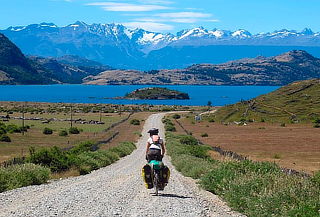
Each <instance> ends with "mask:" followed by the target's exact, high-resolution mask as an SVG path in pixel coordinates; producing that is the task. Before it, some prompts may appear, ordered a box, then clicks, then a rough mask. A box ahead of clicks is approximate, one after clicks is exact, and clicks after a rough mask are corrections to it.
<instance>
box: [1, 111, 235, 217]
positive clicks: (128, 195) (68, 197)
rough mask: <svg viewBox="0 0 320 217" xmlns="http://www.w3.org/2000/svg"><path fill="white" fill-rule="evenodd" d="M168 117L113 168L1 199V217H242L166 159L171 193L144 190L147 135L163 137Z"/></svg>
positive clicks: (154, 123) (152, 122)
mask: <svg viewBox="0 0 320 217" xmlns="http://www.w3.org/2000/svg"><path fill="white" fill-rule="evenodd" d="M163 115H164V114H156V115H151V116H150V117H149V118H148V119H147V120H146V122H145V125H144V130H143V136H142V137H141V139H140V140H139V142H138V143H137V147H138V148H137V150H135V151H134V152H133V153H132V154H131V155H130V156H127V157H125V158H123V159H121V160H119V161H118V162H117V163H115V164H113V165H110V166H108V167H105V168H102V169H100V170H97V171H94V172H92V173H91V174H88V175H85V176H79V177H75V178H69V179H65V180H61V181H56V182H53V183H50V184H47V185H39V186H29V187H25V188H20V189H16V190H12V191H8V192H4V193H1V194H0V216H3V217H4V216H6V217H8V216H219V217H221V216H240V215H239V214H236V213H234V212H232V211H230V208H228V207H227V206H226V205H225V204H224V203H223V202H222V201H221V200H220V199H219V198H218V197H216V196H214V195H212V194H210V193H208V192H205V191H203V190H201V189H199V188H198V186H197V185H196V184H195V182H194V180H192V179H189V178H185V177H183V176H182V175H180V173H178V172H177V171H176V170H175V169H174V168H173V167H172V165H171V163H170V161H169V159H168V158H167V157H165V159H164V161H165V163H166V164H167V165H168V166H169V167H170V169H171V179H170V182H169V184H168V186H167V187H166V189H165V190H164V191H163V192H162V194H161V195H160V196H154V195H153V190H147V189H146V188H145V186H144V184H143V181H142V178H141V168H142V166H143V165H144V164H145V160H144V158H145V154H144V153H145V141H146V140H147V136H148V135H147V134H146V133H145V132H147V129H149V128H151V127H158V128H159V129H160V131H161V132H164V130H163V124H162V122H161V119H162V117H163ZM162 136H163V134H162Z"/></svg>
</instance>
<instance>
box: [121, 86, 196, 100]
mask: <svg viewBox="0 0 320 217" xmlns="http://www.w3.org/2000/svg"><path fill="white" fill-rule="evenodd" d="M122 99H144V100H165V99H167V100H168V99H178V100H186V99H190V97H189V95H188V94H187V93H183V92H180V91H177V90H170V89H168V88H162V87H147V88H141V89H137V90H135V91H133V92H131V93H128V94H126V95H125V96H124V97H122Z"/></svg>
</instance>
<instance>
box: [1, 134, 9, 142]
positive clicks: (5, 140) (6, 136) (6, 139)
mask: <svg viewBox="0 0 320 217" xmlns="http://www.w3.org/2000/svg"><path fill="white" fill-rule="evenodd" d="M0 142H11V139H10V137H9V136H8V135H6V134H3V135H0Z"/></svg>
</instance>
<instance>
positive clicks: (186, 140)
mask: <svg viewBox="0 0 320 217" xmlns="http://www.w3.org/2000/svg"><path fill="white" fill-rule="evenodd" d="M180 143H181V144H184V145H198V140H197V139H196V138H194V137H193V136H189V135H188V136H183V137H182V138H181V139H180Z"/></svg>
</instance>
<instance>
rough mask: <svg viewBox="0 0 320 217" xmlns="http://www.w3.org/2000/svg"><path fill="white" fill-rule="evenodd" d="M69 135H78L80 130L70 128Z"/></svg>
mask: <svg viewBox="0 0 320 217" xmlns="http://www.w3.org/2000/svg"><path fill="white" fill-rule="evenodd" d="M69 133H70V134H79V133H80V130H79V129H78V128H76V127H70V128H69Z"/></svg>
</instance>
